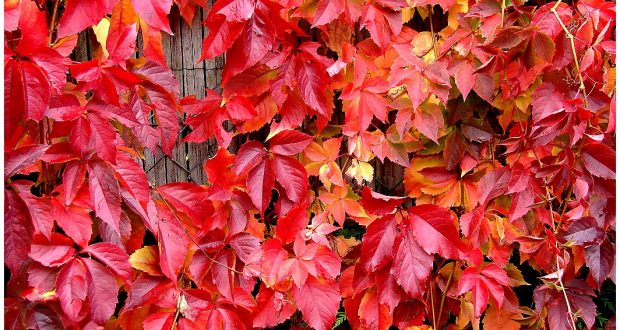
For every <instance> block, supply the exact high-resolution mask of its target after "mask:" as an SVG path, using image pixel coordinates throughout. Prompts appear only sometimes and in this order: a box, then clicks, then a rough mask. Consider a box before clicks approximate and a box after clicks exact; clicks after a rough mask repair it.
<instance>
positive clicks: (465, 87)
mask: <svg viewBox="0 0 620 330" xmlns="http://www.w3.org/2000/svg"><path fill="white" fill-rule="evenodd" d="M474 78H475V76H474V68H473V66H472V65H471V63H470V62H469V61H464V62H463V63H462V64H460V65H459V66H458V67H456V69H455V70H454V81H455V82H456V87H458V88H459V91H460V92H461V95H463V100H466V99H467V95H468V94H469V92H471V90H472V88H474V82H475V80H474Z"/></svg>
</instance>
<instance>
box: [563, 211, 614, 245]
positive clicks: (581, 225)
mask: <svg viewBox="0 0 620 330" xmlns="http://www.w3.org/2000/svg"><path fill="white" fill-rule="evenodd" d="M560 237H561V239H562V240H563V241H565V242H567V243H570V244H576V245H588V244H592V243H598V242H600V241H601V240H602V239H603V238H605V232H604V231H603V230H602V229H601V228H599V226H598V223H597V222H596V219H594V218H593V217H583V218H581V219H577V220H574V221H573V222H571V224H570V225H569V226H568V228H566V230H564V231H562V233H561V235H560Z"/></svg>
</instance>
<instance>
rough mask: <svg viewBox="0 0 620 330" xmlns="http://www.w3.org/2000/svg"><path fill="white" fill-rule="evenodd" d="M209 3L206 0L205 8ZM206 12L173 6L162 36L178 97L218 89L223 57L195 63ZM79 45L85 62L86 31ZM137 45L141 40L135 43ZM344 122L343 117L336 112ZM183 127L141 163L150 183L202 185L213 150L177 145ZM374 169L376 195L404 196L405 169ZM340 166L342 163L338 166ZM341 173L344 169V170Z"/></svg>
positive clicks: (88, 46) (209, 145) (390, 165)
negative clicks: (164, 149)
mask: <svg viewBox="0 0 620 330" xmlns="http://www.w3.org/2000/svg"><path fill="white" fill-rule="evenodd" d="M211 3H212V0H209V4H208V8H209V7H210V5H211ZM208 8H207V9H197V11H196V14H195V15H194V20H193V22H192V24H191V26H190V25H188V24H187V23H186V22H185V21H184V20H183V19H182V18H181V17H180V15H179V10H178V8H177V7H176V6H173V8H172V11H171V13H170V15H169V19H170V25H171V29H172V32H173V35H172V36H169V35H167V34H166V33H163V37H162V39H163V40H162V43H163V48H164V53H165V55H166V59H167V61H168V65H169V66H170V68H171V69H172V71H173V73H174V75H175V76H176V77H177V80H178V81H179V85H180V86H179V89H180V91H181V97H183V96H187V95H196V97H197V98H202V97H204V96H205V88H209V89H214V90H217V91H218V92H219V91H220V90H219V86H220V82H221V78H222V76H221V73H222V68H223V67H224V58H223V57H218V58H215V59H212V60H209V61H203V62H200V63H197V60H198V58H200V53H201V49H202V40H203V38H204V37H205V36H206V35H207V33H208V31H207V29H206V28H205V27H204V26H203V25H202V22H203V21H204V19H205V18H206V15H207V13H208ZM79 38H80V39H79V41H78V46H77V48H76V50H75V54H74V55H75V58H76V60H78V61H86V60H89V59H90V58H91V51H93V50H94V49H92V47H91V45H93V44H95V41H94V40H95V39H94V35H93V34H92V33H91V32H89V31H87V32H82V33H81V34H80V35H79ZM138 43H140V40H138ZM336 113H337V114H336V116H338V114H339V115H340V116H338V117H342V118H341V119H344V114H342V113H338V111H337V112H336ZM188 132H189V131H188V128H187V127H186V128H185V129H184V130H183V131H182V132H181V137H180V138H179V141H178V143H177V145H176V147H175V148H174V150H173V153H172V157H171V158H170V157H167V156H165V155H164V154H163V153H161V152H158V153H157V154H152V153H150V152H147V154H146V159H145V160H144V162H143V165H144V169H145V170H146V172H147V175H148V178H149V181H150V182H152V183H155V184H158V185H161V184H165V183H169V182H177V181H192V182H196V183H204V182H205V181H206V177H205V174H204V170H203V165H204V162H205V160H207V159H208V158H209V157H211V156H213V155H214V154H215V151H216V146H215V144H214V143H215V142H213V143H201V144H198V143H180V141H181V138H182V136H184V135H186V134H187V133H188ZM238 148H239V145H238V144H237V143H236V140H235V139H233V141H232V143H231V145H230V147H229V150H230V151H231V152H233V153H236V151H237V150H238ZM371 164H372V165H373V167H374V170H375V172H374V177H375V179H374V180H373V182H372V183H371V184H370V186H371V187H372V188H373V189H374V190H375V191H378V192H384V193H388V192H390V194H392V195H401V196H402V195H403V194H404V187H403V170H404V168H403V167H401V166H399V165H397V164H394V163H392V162H390V161H389V160H387V159H386V160H385V164H383V163H381V162H380V161H379V160H378V159H375V160H373V162H372V163H371ZM340 165H341V166H342V165H343V164H340ZM343 171H344V169H343Z"/></svg>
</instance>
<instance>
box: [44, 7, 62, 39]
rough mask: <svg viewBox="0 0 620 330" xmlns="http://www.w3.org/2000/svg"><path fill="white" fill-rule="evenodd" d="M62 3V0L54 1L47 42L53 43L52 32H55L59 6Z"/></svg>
mask: <svg viewBox="0 0 620 330" xmlns="http://www.w3.org/2000/svg"><path fill="white" fill-rule="evenodd" d="M59 5H60V0H56V2H54V10H53V11H52V20H51V21H50V31H49V35H48V37H47V42H48V43H49V44H50V45H52V44H53V42H52V34H54V28H55V26H56V16H57V15H58V6H59Z"/></svg>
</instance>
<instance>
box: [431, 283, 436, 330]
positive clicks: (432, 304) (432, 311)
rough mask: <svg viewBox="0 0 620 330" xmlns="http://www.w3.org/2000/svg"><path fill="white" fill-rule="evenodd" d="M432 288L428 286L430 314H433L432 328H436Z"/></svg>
mask: <svg viewBox="0 0 620 330" xmlns="http://www.w3.org/2000/svg"><path fill="white" fill-rule="evenodd" d="M433 290H435V289H434V288H432V287H431V288H430V291H429V294H430V298H431V314H432V315H433V329H437V320H436V319H435V299H433Z"/></svg>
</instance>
